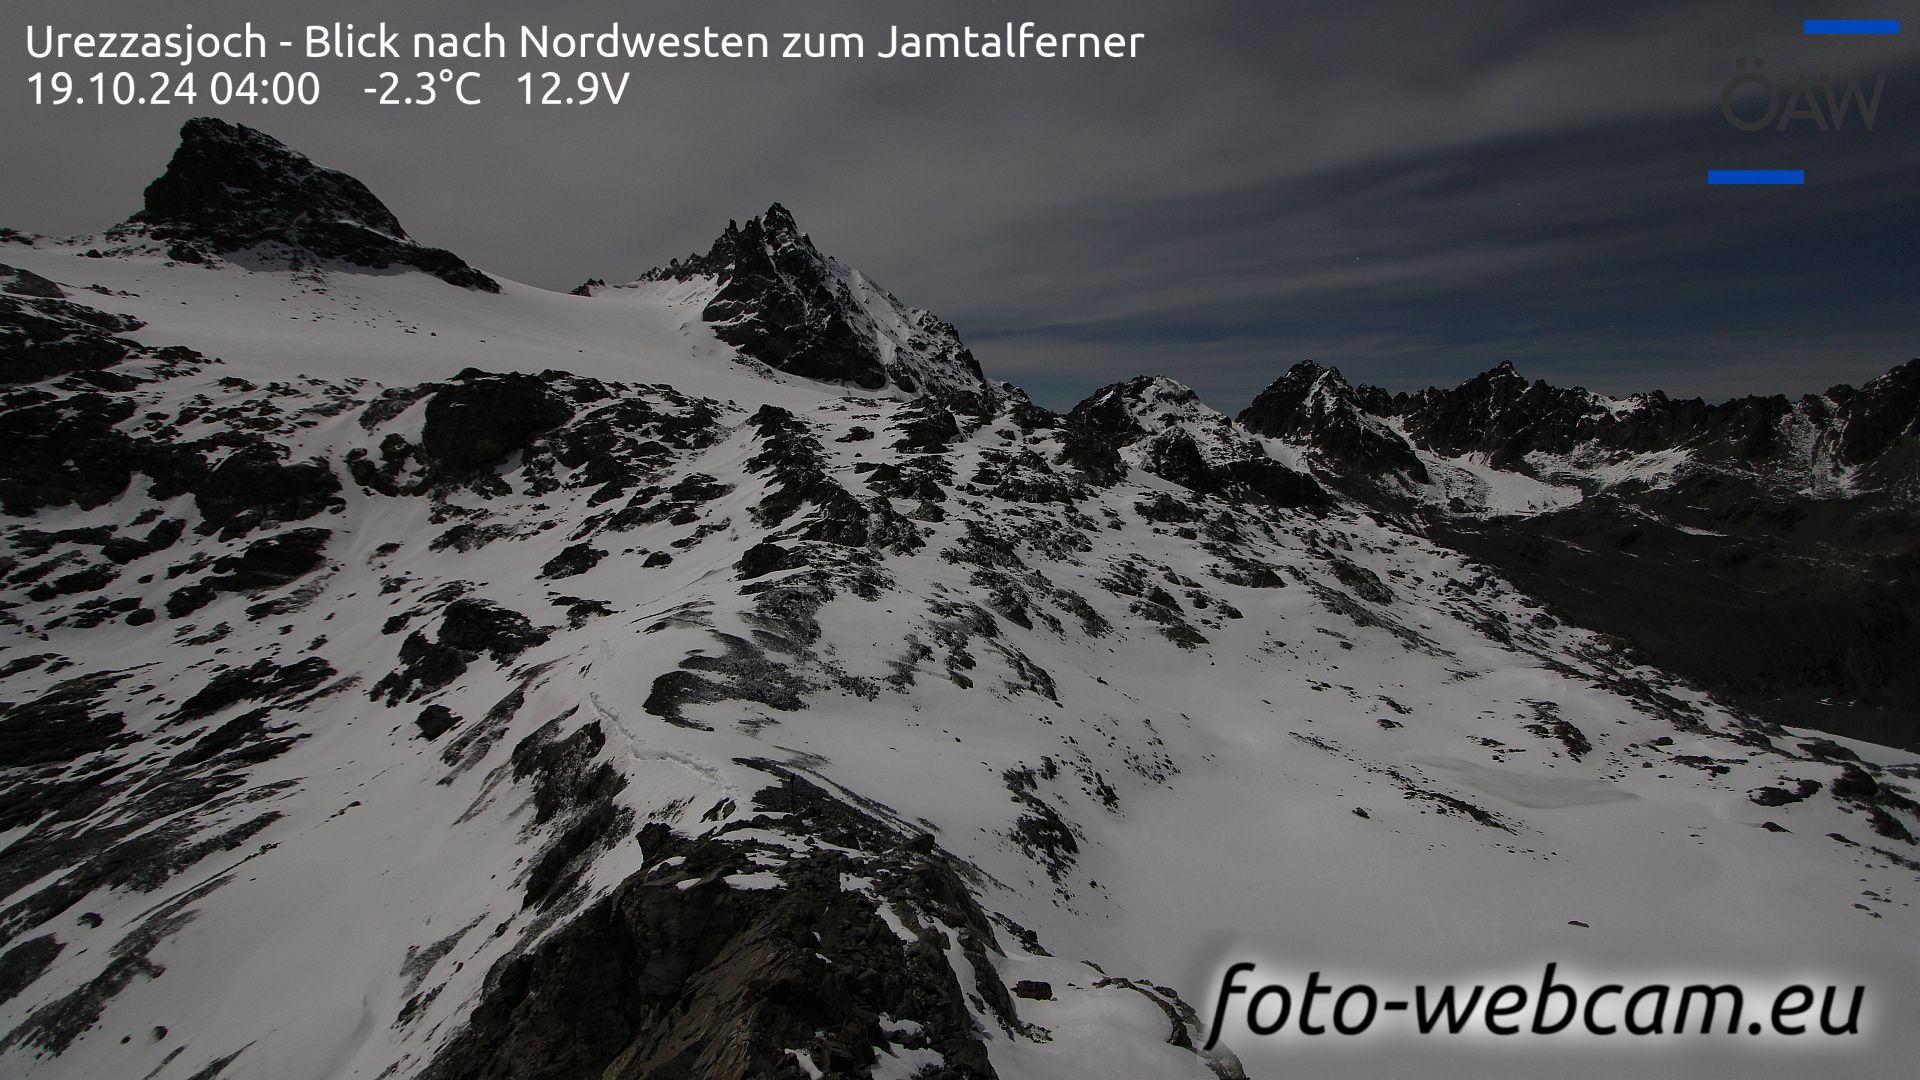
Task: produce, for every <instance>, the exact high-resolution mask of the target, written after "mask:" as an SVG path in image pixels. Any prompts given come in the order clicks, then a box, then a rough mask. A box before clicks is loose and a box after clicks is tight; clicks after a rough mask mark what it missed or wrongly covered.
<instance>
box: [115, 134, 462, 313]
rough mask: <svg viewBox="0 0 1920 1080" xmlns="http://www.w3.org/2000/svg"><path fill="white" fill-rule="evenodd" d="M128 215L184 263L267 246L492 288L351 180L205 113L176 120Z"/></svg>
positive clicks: (280, 252) (279, 252) (292, 254)
mask: <svg viewBox="0 0 1920 1080" xmlns="http://www.w3.org/2000/svg"><path fill="white" fill-rule="evenodd" d="M133 221H134V222H135V223H137V224H143V225H147V226H149V227H150V228H151V229H152V231H153V233H154V235H155V236H157V237H159V238H161V239H163V240H167V241H170V242H171V243H172V249H171V253H172V254H173V255H174V257H175V258H178V259H181V260H182V261H201V260H203V259H204V258H205V253H206V251H211V252H214V253H218V254H228V253H232V252H237V251H243V250H254V251H262V250H269V251H271V252H272V254H273V255H274V256H276V257H281V256H284V257H286V258H289V259H301V258H312V259H319V260H337V261H339V262H344V263H347V264H350V265H354V266H362V267H368V268H371V269H386V268H388V267H391V266H394V265H402V266H412V267H414V268H416V269H420V270H424V271H426V272H427V273H430V274H432V275H434V276H435V277H438V278H441V279H442V280H444V281H446V282H448V283H449V284H453V285H459V286H461V287H463V288H469V289H480V290H482V291H485V292H498V291H499V289H500V286H499V284H498V283H497V282H495V281H494V280H493V279H492V278H489V277H488V276H487V275H485V274H483V273H481V272H480V271H478V270H475V269H474V268H473V267H471V266H469V265H467V263H466V262H465V261H463V260H462V259H460V258H459V257H458V256H456V255H454V254H453V253H452V252H449V251H444V250H441V249H439V248H429V247H423V246H421V245H419V244H417V243H415V242H414V241H413V240H412V239H410V238H409V237H408V236H407V232H406V230H405V229H403V228H402V227H401V225H400V220H399V219H398V218H397V217H395V216H394V214H393V211H391V210H389V209H387V206H386V204H385V203H382V202H381V201H380V200H379V198H378V197H376V196H375V195H374V194H373V192H372V191H370V190H368V188H367V186H366V185H365V184H363V183H361V182H360V181H359V180H356V179H354V178H353V177H351V176H348V175H347V174H346V173H343V172H339V171H337V170H334V169H328V168H324V167H322V166H320V165H317V164H315V163H314V162H313V161H312V160H310V159H309V158H308V157H307V156H306V155H305V154H302V153H300V152H299V151H297V150H294V149H292V148H290V147H288V146H286V145H285V144H284V143H282V142H280V141H279V140H278V139H275V138H274V137H272V136H271V135H268V134H266V133H264V132H260V131H256V130H254V129H253V128H250V127H246V126H244V125H240V124H230V123H228V122H226V121H224V120H219V119H216V118H214V117H210V116H200V117H195V118H193V119H191V120H189V121H187V122H186V123H185V124H184V125H182V127H181V129H180V145H179V147H178V148H177V149H176V150H175V151H174V154H173V159H172V160H171V161H170V162H168V164H167V171H166V172H165V173H163V174H161V176H160V178H159V179H157V180H155V181H154V182H153V183H151V184H149V185H147V189H146V203H145V206H144V207H143V208H142V209H141V211H140V212H139V213H137V214H135V215H134V216H133ZM202 249H204V250H202Z"/></svg>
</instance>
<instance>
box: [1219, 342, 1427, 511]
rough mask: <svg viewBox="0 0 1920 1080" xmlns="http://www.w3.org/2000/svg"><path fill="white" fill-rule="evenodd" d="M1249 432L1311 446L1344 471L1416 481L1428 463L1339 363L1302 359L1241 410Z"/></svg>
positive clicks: (1424, 473)
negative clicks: (1352, 383) (1383, 419)
mask: <svg viewBox="0 0 1920 1080" xmlns="http://www.w3.org/2000/svg"><path fill="white" fill-rule="evenodd" d="M1238 419H1239V421H1240V423H1241V425H1242V426H1244V427H1245V428H1246V429H1247V430H1248V431H1251V432H1253V433H1255V434H1257V435H1270V436H1273V437H1274V438H1279V439H1286V440H1288V441H1291V442H1296V443H1300V444H1302V445H1304V446H1307V447H1309V448H1311V449H1312V450H1313V451H1314V452H1315V453H1316V454H1317V455H1318V456H1319V457H1320V458H1321V459H1322V460H1324V461H1325V462H1326V463H1327V465H1328V467H1329V469H1330V470H1332V471H1334V472H1336V473H1339V474H1342V475H1346V476H1352V477H1359V478H1381V477H1387V476H1391V475H1396V474H1397V475H1399V476H1401V477H1405V478H1406V479H1408V480H1411V481H1414V482H1416V483H1424V482H1426V479H1427V470H1426V467H1425V466H1423V465H1422V464H1421V463H1420V459H1419V457H1418V456H1417V455H1416V454H1415V453H1414V452H1413V448H1412V447H1411V446H1409V445H1408V444H1407V441H1406V440H1405V439H1404V438H1402V437H1401V436H1400V435H1399V434H1398V433H1397V432H1395V431H1393V429H1391V428H1389V427H1388V426H1387V425H1386V424H1385V423H1383V422H1381V420H1380V419H1379V417H1377V416H1374V415H1373V414H1372V413H1370V412H1368V410H1367V407H1366V399H1364V398H1363V397H1362V396H1361V395H1360V394H1359V393H1357V392H1356V391H1355V390H1354V389H1353V387H1352V386H1350V385H1348V383H1347V380H1346V379H1345V377H1343V376H1342V375H1341V374H1340V371H1339V369H1337V368H1328V367H1322V366H1320V365H1319V364H1316V363H1314V362H1313V361H1311V360H1303V361H1301V362H1300V363H1297V364H1295V365H1294V366H1293V367H1291V368H1289V369H1288V370H1287V373H1286V374H1285V375H1282V376H1281V377H1280V378H1278V379H1276V380H1274V382H1273V384H1272V385H1271V386H1268V387H1267V388H1266V389H1265V390H1262V391H1260V393H1259V395H1258V396H1256V397H1255V398H1254V399H1253V403H1252V404H1251V405H1248V406H1247V407H1246V408H1245V409H1244V410H1242V411H1241V413H1240V416H1239V418H1238Z"/></svg>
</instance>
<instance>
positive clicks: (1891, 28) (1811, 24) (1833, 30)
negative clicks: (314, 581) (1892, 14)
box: [1800, 19, 1900, 34]
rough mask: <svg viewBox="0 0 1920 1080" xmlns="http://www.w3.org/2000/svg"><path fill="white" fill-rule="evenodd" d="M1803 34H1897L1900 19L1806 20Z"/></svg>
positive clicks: (1803, 23)
mask: <svg viewBox="0 0 1920 1080" xmlns="http://www.w3.org/2000/svg"><path fill="white" fill-rule="evenodd" d="M1800 32H1801V33H1803V34H1897V33H1899V32H1900V20H1899V19H1805V20H1802V21H1801V23H1800Z"/></svg>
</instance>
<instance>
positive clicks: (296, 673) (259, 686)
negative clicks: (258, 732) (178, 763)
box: [173, 656, 335, 721]
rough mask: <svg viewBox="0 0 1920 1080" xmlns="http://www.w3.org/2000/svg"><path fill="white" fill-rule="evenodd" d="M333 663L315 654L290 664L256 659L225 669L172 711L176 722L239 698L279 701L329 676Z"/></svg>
mask: <svg viewBox="0 0 1920 1080" xmlns="http://www.w3.org/2000/svg"><path fill="white" fill-rule="evenodd" d="M334 675H335V672H334V670H333V665H331V664H329V663H327V662H326V661H325V660H322V659H321V658H320V657H317V656H309V657H307V658H306V659H304V660H299V661H296V662H294V663H292V664H286V665H281V664H276V663H274V662H273V661H272V660H268V659H262V660H256V661H254V662H253V663H252V664H249V665H247V666H246V667H237V668H228V669H227V670H225V671H222V672H220V673H219V674H218V675H215V676H214V677H213V678H211V679H209V680H207V684H206V685H205V686H203V687H201V688H200V689H199V690H198V691H196V692H195V693H194V695H193V696H192V697H189V698H188V699H186V700H185V701H183V702H181V703H180V708H179V709H177V710H176V711H175V712H174V714H173V715H174V719H176V720H179V721H187V720H198V719H200V718H202V717H206V716H212V715H213V714H214V713H217V712H219V711H220V710H222V709H224V708H227V707H228V706H230V705H236V704H239V703H240V702H242V701H261V702H269V703H272V702H282V701H287V700H290V699H293V698H297V697H302V696H305V695H307V694H310V693H313V692H314V691H316V690H318V689H320V687H321V686H322V685H323V684H324V683H325V682H326V681H327V680H328V679H331V678H333V676H334Z"/></svg>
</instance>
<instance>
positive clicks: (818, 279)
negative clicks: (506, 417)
mask: <svg viewBox="0 0 1920 1080" xmlns="http://www.w3.org/2000/svg"><path fill="white" fill-rule="evenodd" d="M696 278H706V279H709V280H711V281H712V282H713V283H714V285H715V286H717V291H716V292H715V293H714V295H713V298H712V299H711V300H709V301H708V302H707V306H706V309H705V310H704V311H703V312H702V313H701V317H702V318H703V319H704V320H705V321H706V322H707V323H709V324H711V325H712V327H713V332H714V335H715V336H716V337H718V338H720V340H722V341H724V342H726V343H727V344H729V345H732V346H733V347H734V348H736V349H739V350H740V351H741V352H742V353H744V354H746V355H747V356H750V357H752V358H753V359H755V360H759V361H760V362H762V363H764V364H766V365H767V366H768V367H771V368H774V369H776V370H779V371H784V372H787V373H788V374H792V375H800V376H803V377H806V378H809V379H818V380H821V381H823V382H834V383H845V384H849V385H852V386H854V387H858V388H859V389H862V390H870V391H885V390H888V389H893V390H898V391H903V392H905V393H909V394H922V393H940V392H959V393H966V394H978V393H981V392H983V391H987V390H989V389H990V387H989V386H988V384H987V381H986V378H985V377H984V376H983V374H982V373H981V371H980V365H979V363H978V362H977V361H975V360H974V358H973V353H972V352H971V351H970V350H969V349H968V348H967V347H966V345H965V344H963V343H962V342H961V340H960V335H959V333H958V332H957V331H955V330H954V328H953V326H952V324H950V323H947V322H943V321H942V320H940V319H939V318H937V317H935V316H934V315H933V314H932V313H930V312H927V311H924V310H921V309H919V308H912V307H908V306H907V305H905V304H903V303H901V302H900V300H899V298H897V297H895V296H894V295H893V294H892V293H890V292H887V291H886V290H885V289H882V288H880V287H879V286H878V285H876V284H875V283H874V282H873V281H872V280H870V279H869V278H867V277H866V275H864V274H862V273H860V272H859V271H857V270H854V269H852V268H850V267H847V266H845V265H843V264H842V263H840V262H839V261H838V260H836V259H834V258H832V257H830V256H827V255H823V254H821V252H820V250H819V249H818V248H816V247H815V246H814V244H813V240H812V239H811V238H809V237H808V236H807V234H806V233H804V232H801V231H800V226H799V224H798V222H796V221H795V220H794V217H793V214H792V213H791V212H790V211H788V210H787V208H786V207H784V206H782V205H780V204H779V203H774V204H773V205H771V206H769V207H768V208H767V210H766V212H765V213H763V214H761V215H760V216H758V217H754V218H749V219H748V220H747V222H746V224H744V225H742V224H739V223H738V222H734V221H729V222H727V228H726V231H724V232H722V233H721V234H720V236H719V237H718V238H717V239H716V240H714V242H713V245H712V247H710V248H709V249H708V250H707V253H706V254H704V255H702V254H699V253H697V252H696V253H694V254H692V255H689V256H688V257H687V258H685V259H675V260H673V261H672V262H670V263H668V264H667V265H665V266H662V267H656V268H655V269H652V270H649V271H647V272H646V273H645V274H642V275H641V276H640V278H639V280H638V281H637V282H634V283H633V284H634V285H639V284H644V283H648V282H659V281H680V282H687V281H693V280H695V279H696ZM613 287H614V288H622V287H630V286H613ZM604 288H607V286H604V285H601V284H599V283H597V282H588V283H587V284H586V285H583V286H581V287H580V288H578V289H576V290H574V291H575V292H576V293H579V294H581V295H585V296H591V295H593V294H594V293H595V292H596V291H598V290H600V289H604Z"/></svg>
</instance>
